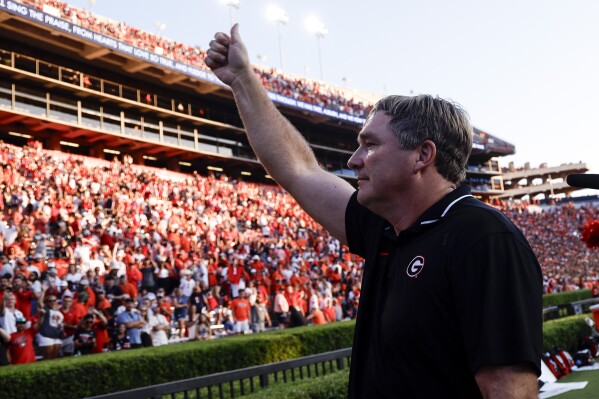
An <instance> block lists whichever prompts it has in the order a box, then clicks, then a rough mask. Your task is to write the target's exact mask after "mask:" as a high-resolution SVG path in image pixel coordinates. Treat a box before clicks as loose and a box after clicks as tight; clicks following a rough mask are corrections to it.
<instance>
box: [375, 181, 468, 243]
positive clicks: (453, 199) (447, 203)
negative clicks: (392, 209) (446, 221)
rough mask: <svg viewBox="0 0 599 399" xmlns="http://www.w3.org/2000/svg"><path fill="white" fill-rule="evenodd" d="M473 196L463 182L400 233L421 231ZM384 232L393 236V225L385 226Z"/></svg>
mask: <svg viewBox="0 0 599 399" xmlns="http://www.w3.org/2000/svg"><path fill="white" fill-rule="evenodd" d="M469 197H473V195H472V194H471V192H470V186H468V185H467V184H463V185H461V186H459V187H458V188H456V189H455V190H453V191H452V192H450V193H449V194H447V195H446V196H445V197H443V198H441V199H440V200H439V201H437V202H436V203H435V204H433V205H432V206H431V207H430V208H428V209H427V210H426V211H424V213H423V214H422V215H420V217H419V218H418V220H416V222H414V224H412V225H411V226H410V227H408V228H407V229H406V230H404V231H402V232H401V233H400V235H402V234H415V233H418V232H421V231H423V230H424V229H426V228H427V227H429V226H432V225H434V224H436V223H437V222H438V221H439V220H441V219H442V218H443V217H445V216H447V215H448V214H449V213H450V212H451V211H452V210H453V209H454V206H455V205H456V204H458V203H459V202H460V201H461V200H463V199H465V198H469ZM385 230H386V232H385V233H386V234H391V235H392V236H395V231H394V230H393V226H390V225H389V226H387V227H386V228H385Z"/></svg>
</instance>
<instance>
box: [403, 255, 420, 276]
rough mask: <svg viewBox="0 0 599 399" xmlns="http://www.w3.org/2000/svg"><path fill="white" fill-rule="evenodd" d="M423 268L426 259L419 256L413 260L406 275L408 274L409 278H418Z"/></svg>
mask: <svg viewBox="0 0 599 399" xmlns="http://www.w3.org/2000/svg"><path fill="white" fill-rule="evenodd" d="M423 268H424V257H423V256H417V257H415V258H414V259H412V261H411V262H410V264H409V265H408V268H407V269H406V273H407V274H408V276H409V277H417V276H418V274H419V273H420V272H421V271H422V269H423Z"/></svg>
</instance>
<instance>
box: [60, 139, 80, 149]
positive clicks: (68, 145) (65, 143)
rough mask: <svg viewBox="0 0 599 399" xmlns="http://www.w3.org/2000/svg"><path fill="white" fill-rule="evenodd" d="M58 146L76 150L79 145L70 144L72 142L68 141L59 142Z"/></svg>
mask: <svg viewBox="0 0 599 399" xmlns="http://www.w3.org/2000/svg"><path fill="white" fill-rule="evenodd" d="M60 145H64V146H67V147H75V148H78V147H79V144H77V143H72V142H70V141H61V142H60Z"/></svg>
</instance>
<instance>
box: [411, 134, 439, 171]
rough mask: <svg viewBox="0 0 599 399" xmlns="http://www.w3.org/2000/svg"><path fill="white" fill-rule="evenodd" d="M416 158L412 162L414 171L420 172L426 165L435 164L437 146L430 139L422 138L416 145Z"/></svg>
mask: <svg viewBox="0 0 599 399" xmlns="http://www.w3.org/2000/svg"><path fill="white" fill-rule="evenodd" d="M417 150H418V158H417V159H416V162H415V163H414V172H422V171H423V170H424V169H426V168H427V167H428V166H430V165H433V166H434V164H435V159H436V158H437V146H436V145H435V143H433V142H432V141H431V140H424V141H423V142H422V144H420V145H419V146H418V147H417Z"/></svg>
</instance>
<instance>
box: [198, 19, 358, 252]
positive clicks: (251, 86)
mask: <svg viewBox="0 0 599 399" xmlns="http://www.w3.org/2000/svg"><path fill="white" fill-rule="evenodd" d="M206 65H208V66H209V67H210V68H211V69H212V71H213V72H214V74H215V75H216V76H217V77H218V78H219V79H220V80H221V81H222V82H223V83H225V84H228V85H229V86H231V89H232V90H233V94H234V96H235V101H236V103H237V107H238V109H239V113H240V115H241V119H242V120H243V123H244V125H245V129H246V133H247V136H248V139H249V142H250V144H251V146H252V148H253V150H254V152H255V153H256V155H257V156H258V159H260V161H261V162H262V165H263V166H264V168H265V169H266V171H267V172H268V173H269V174H270V175H271V176H272V177H273V178H274V179H275V180H276V182H277V183H279V184H280V185H281V186H282V187H283V188H284V189H285V190H287V191H288V192H289V193H290V194H291V195H292V196H293V197H294V198H295V199H296V200H297V202H298V203H299V204H300V205H301V206H302V207H303V208H304V210H305V211H306V212H308V214H310V216H312V217H313V218H314V219H315V220H317V221H318V222H319V223H320V224H321V225H322V226H324V227H325V228H326V229H327V230H328V231H329V232H330V233H331V234H333V235H334V236H335V237H337V238H338V239H339V240H340V241H342V242H343V243H346V241H347V240H346V234H345V208H346V205H347V203H348V201H349V198H350V197H351V195H352V193H353V192H354V188H353V187H352V186H351V185H350V184H349V183H348V182H346V181H345V180H343V179H341V178H339V177H337V176H335V175H333V174H331V173H329V172H327V171H325V170H323V169H322V168H321V167H320V166H319V165H318V162H317V160H316V157H315V156H314V153H313V151H312V149H311V148H310V146H309V145H308V143H307V142H306V140H305V139H304V138H303V137H302V135H301V134H300V133H299V132H298V131H297V130H296V129H295V128H294V127H293V125H291V123H290V122H289V121H288V120H287V119H286V118H285V117H284V116H283V115H281V113H280V112H279V111H278V110H277V109H276V108H275V106H274V104H273V103H272V102H271V101H270V99H269V98H268V96H267V94H266V92H265V90H264V87H263V86H262V84H261V82H260V80H259V79H258V77H257V76H256V74H255V73H254V71H253V70H252V66H251V65H250V63H249V59H248V52H247V50H246V48H245V45H244V44H243V42H242V40H241V37H240V35H239V31H238V25H237V24H235V25H234V26H233V28H231V35H230V36H229V35H227V34H225V33H222V32H219V33H217V34H216V35H214V40H212V41H211V42H210V49H209V50H208V55H207V57H206Z"/></svg>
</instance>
